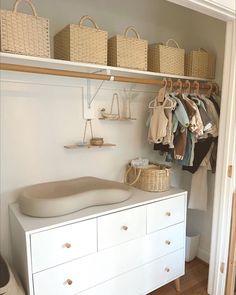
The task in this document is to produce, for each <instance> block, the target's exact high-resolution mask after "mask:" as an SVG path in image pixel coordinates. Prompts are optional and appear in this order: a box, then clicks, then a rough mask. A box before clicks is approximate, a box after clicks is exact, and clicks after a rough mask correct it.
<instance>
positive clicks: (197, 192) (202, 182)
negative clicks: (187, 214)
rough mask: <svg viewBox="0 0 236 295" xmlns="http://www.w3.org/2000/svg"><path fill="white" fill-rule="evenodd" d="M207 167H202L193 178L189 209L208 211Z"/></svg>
mask: <svg viewBox="0 0 236 295" xmlns="http://www.w3.org/2000/svg"><path fill="white" fill-rule="evenodd" d="M207 195H208V188H207V167H206V166H200V167H199V169H198V170H197V172H196V173H194V174H193V176H192V183H191V191H190V197H189V204H188V208H189V209H198V210H204V211H205V210H207Z"/></svg>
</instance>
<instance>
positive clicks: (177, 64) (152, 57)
mask: <svg viewBox="0 0 236 295" xmlns="http://www.w3.org/2000/svg"><path fill="white" fill-rule="evenodd" d="M170 42H173V43H174V44H175V45H176V47H171V46H169V43H170ZM184 55H185V50H184V49H181V48H180V47H179V45H178V43H177V42H176V41H175V40H174V39H169V40H168V41H167V42H166V45H163V44H152V45H149V47H148V70H149V71H152V72H158V73H166V74H175V75H184Z"/></svg>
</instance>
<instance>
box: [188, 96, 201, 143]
mask: <svg viewBox="0 0 236 295" xmlns="http://www.w3.org/2000/svg"><path fill="white" fill-rule="evenodd" d="M190 97H191V96H190ZM188 99H189V98H188ZM189 102H190V103H191V104H192V106H193V108H194V109H195V111H196V112H195V115H194V116H193V117H192V119H191V121H190V124H189V125H190V126H189V130H190V131H191V132H193V133H194V134H195V136H196V138H198V137H200V136H202V135H203V130H204V126H203V122H202V118H201V115H200V112H199V109H198V106H197V104H196V103H195V102H194V101H193V100H191V99H189ZM199 105H200V103H199Z"/></svg>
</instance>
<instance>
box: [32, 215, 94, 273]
mask: <svg viewBox="0 0 236 295" xmlns="http://www.w3.org/2000/svg"><path fill="white" fill-rule="evenodd" d="M96 230H97V225H96V219H90V220H87V221H82V222H78V223H74V224H70V225H66V226H62V227H58V228H55V229H50V230H46V231H42V232H39V233H35V234H31V253H32V254H31V257H32V268H33V273H36V272H38V271H41V270H44V269H47V268H50V267H53V266H55V265H58V264H61V263H64V262H67V261H70V260H72V259H75V258H78V257H82V256H85V255H88V254H90V253H93V252H96V251H97V232H96Z"/></svg>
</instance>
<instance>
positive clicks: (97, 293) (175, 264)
mask: <svg viewBox="0 0 236 295" xmlns="http://www.w3.org/2000/svg"><path fill="white" fill-rule="evenodd" d="M184 268H185V267H184V250H183V249H182V250H179V251H177V252H174V253H172V254H169V255H168V256H164V257H162V258H159V259H157V260H154V261H152V262H151V263H148V264H146V265H144V266H141V267H139V268H136V269H134V270H132V271H130V272H127V273H125V274H123V275H121V276H118V277H116V278H114V279H112V280H109V281H107V282H105V283H103V284H100V285H98V286H96V287H94V288H91V289H88V290H86V291H84V292H81V293H78V294H80V295H121V294H125V295H126V294H127V295H141V294H147V293H149V292H151V291H153V290H155V289H157V288H158V287H161V286H162V285H164V284H166V283H168V282H171V281H173V280H175V279H176V278H178V277H180V276H182V275H183V274H184Z"/></svg>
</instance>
